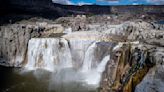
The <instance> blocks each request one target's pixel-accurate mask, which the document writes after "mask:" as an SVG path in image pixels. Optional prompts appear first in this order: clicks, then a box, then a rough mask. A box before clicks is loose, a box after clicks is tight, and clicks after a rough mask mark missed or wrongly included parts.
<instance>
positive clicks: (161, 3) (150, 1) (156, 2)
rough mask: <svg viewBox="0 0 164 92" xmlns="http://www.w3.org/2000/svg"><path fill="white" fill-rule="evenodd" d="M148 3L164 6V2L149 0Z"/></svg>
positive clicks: (161, 0) (163, 0) (162, 0)
mask: <svg viewBox="0 0 164 92" xmlns="http://www.w3.org/2000/svg"><path fill="white" fill-rule="evenodd" d="M147 2H148V3H152V4H160V5H163V4H164V0H147Z"/></svg>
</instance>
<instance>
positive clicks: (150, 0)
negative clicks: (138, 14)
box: [52, 0, 164, 5]
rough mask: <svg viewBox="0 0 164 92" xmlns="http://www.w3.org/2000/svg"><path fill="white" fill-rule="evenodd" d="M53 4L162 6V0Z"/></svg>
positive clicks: (76, 0) (64, 0) (80, 0)
mask: <svg viewBox="0 0 164 92" xmlns="http://www.w3.org/2000/svg"><path fill="white" fill-rule="evenodd" d="M52 1H53V2H54V3H60V4H67V5H84V4H88V5H89V4H97V5H138V4H144V5H150V4H151V5H164V0H52Z"/></svg>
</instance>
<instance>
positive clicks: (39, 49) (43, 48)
mask: <svg viewBox="0 0 164 92" xmlns="http://www.w3.org/2000/svg"><path fill="white" fill-rule="evenodd" d="M59 42H60V39H55V38H32V39H31V40H29V44H28V62H27V64H26V65H25V68H26V69H28V70H36V69H38V68H42V69H45V70H48V71H54V69H56V68H60V67H72V60H71V53H70V50H69V47H68V43H67V41H66V40H64V39H61V44H62V45H63V47H60V46H59Z"/></svg>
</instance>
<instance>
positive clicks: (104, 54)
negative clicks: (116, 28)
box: [23, 38, 115, 92]
mask: <svg viewBox="0 0 164 92" xmlns="http://www.w3.org/2000/svg"><path fill="white" fill-rule="evenodd" d="M114 45H115V44H114V43H113V42H101V41H95V40H80V39H77V38H76V39H71V40H66V39H65V38H32V39H30V40H29V43H28V51H27V57H28V59H27V63H26V64H25V65H24V69H25V70H23V71H24V72H28V71H37V70H38V69H44V70H47V71H49V72H51V76H50V77H51V78H50V80H51V82H50V89H51V90H53V88H54V87H56V86H57V87H56V88H55V89H58V88H59V87H60V86H63V85H67V86H71V85H74V83H77V84H80V85H79V86H81V87H83V86H84V87H88V91H89V90H93V89H94V90H95V89H96V88H97V87H99V84H100V81H101V76H102V73H103V72H104V70H105V67H106V64H107V63H108V62H109V60H110V50H112V48H113V46H114ZM74 90H75V89H72V91H74ZM83 90H84V89H83ZM58 91H60V92H64V90H62V89H58ZM86 91H87V90H86ZM66 92H68V90H67V91H66ZM70 92H71V90H70Z"/></svg>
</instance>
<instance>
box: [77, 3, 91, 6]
mask: <svg viewBox="0 0 164 92" xmlns="http://www.w3.org/2000/svg"><path fill="white" fill-rule="evenodd" d="M92 4H93V3H86V2H79V3H77V5H79V6H81V5H92Z"/></svg>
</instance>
